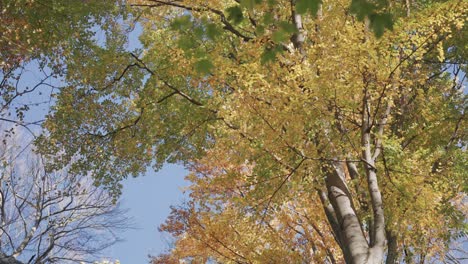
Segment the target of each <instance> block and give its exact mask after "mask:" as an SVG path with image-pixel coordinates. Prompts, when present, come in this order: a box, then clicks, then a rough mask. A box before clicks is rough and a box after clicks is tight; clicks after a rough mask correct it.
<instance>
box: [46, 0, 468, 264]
mask: <svg viewBox="0 0 468 264" xmlns="http://www.w3.org/2000/svg"><path fill="white" fill-rule="evenodd" d="M291 3H293V5H291ZM317 3H318V4H317ZM132 5H133V7H134V8H135V12H137V13H138V14H139V15H140V16H141V18H142V25H143V27H144V29H143V34H142V36H141V42H142V44H143V46H144V51H143V52H142V53H138V54H128V55H125V54H123V53H122V52H118V54H119V56H113V54H115V50H112V49H110V50H104V49H103V50H98V51H96V50H94V51H92V52H88V53H86V55H87V60H82V61H81V65H83V66H80V64H78V63H75V64H73V67H72V68H71V69H73V70H70V71H69V72H70V75H69V76H68V79H69V80H70V81H71V82H73V84H74V85H71V86H70V87H69V88H68V89H64V90H63V91H62V92H61V94H60V96H59V98H58V103H57V105H56V107H55V108H54V111H53V113H52V114H51V115H50V117H49V119H48V121H47V123H46V128H47V129H48V131H49V132H50V136H49V137H43V138H41V140H40V141H39V146H40V148H41V149H42V150H43V151H45V152H49V153H60V155H61V156H60V157H61V160H59V162H58V165H60V163H64V164H66V163H68V162H69V161H70V160H74V161H75V167H74V169H75V170H76V171H77V172H86V171H93V172H95V173H96V174H95V175H96V177H97V183H100V184H104V185H107V186H109V187H110V188H111V189H112V190H114V193H115V194H119V182H120V180H121V179H122V178H123V177H126V176H127V175H138V174H139V173H141V172H143V171H144V170H145V169H146V167H147V166H148V165H153V166H154V167H155V168H159V167H160V166H162V165H163V164H164V162H182V163H184V164H186V165H187V166H188V167H189V168H190V169H191V171H192V174H191V175H190V176H189V180H190V181H192V182H193V185H192V186H191V197H192V199H191V201H190V202H189V203H188V204H187V205H186V206H185V207H183V208H180V209H179V208H178V209H174V211H173V213H172V215H171V216H170V218H169V219H168V222H167V223H166V224H165V225H163V226H162V228H161V229H162V230H163V231H168V232H170V233H171V234H173V235H174V237H175V238H176V243H175V248H174V250H173V251H171V252H169V253H168V254H165V255H162V256H160V257H157V258H155V263H172V262H174V263H177V262H178V261H179V260H181V259H186V260H194V261H205V262H207V261H218V262H222V263H255V262H258V263H264V262H278V263H281V262H286V263H290V262H293V263H294V262H310V261H316V262H331V263H334V262H342V261H343V260H346V261H350V259H351V257H350V255H352V249H350V247H352V244H353V243H354V242H353V243H351V242H349V241H350V240H346V239H352V238H347V237H346V228H348V227H349V226H347V225H345V224H344V220H348V219H350V218H353V219H357V220H358V222H357V223H358V225H357V229H358V231H357V232H355V233H353V235H355V237H362V238H363V241H364V244H365V245H364V246H363V248H364V249H365V250H366V254H368V256H370V253H369V252H370V250H369V249H370V248H372V249H378V247H380V249H379V250H382V251H383V250H384V248H385V250H386V252H387V253H386V254H385V255H386V256H387V261H389V262H392V261H398V260H403V259H405V260H406V261H409V260H410V259H419V258H422V257H424V258H428V259H429V258H430V259H437V258H444V254H445V253H446V252H447V251H448V250H449V246H450V243H451V242H452V241H453V239H454V238H455V237H457V235H458V234H460V232H463V229H464V228H465V227H464V224H463V221H464V220H463V219H464V215H463V213H464V212H465V211H464V210H466V209H464V205H463V203H462V202H461V201H463V199H464V198H463V197H465V195H466V185H467V184H466V178H467V177H466V171H465V170H464V168H465V167H466V165H467V163H466V162H467V161H466V147H465V145H466V141H467V131H466V118H465V113H466V95H465V94H464V93H463V91H462V88H461V87H462V86H461V84H460V83H459V82H458V81H457V80H456V78H454V76H453V75H450V74H448V73H447V70H454V69H455V70H456V69H464V68H465V67H466V57H465V56H464V54H466V45H464V43H466V39H465V37H464V36H465V35H464V34H458V33H464V32H466V28H467V25H466V22H465V21H466V18H467V13H466V9H467V4H466V1H455V0H453V1H444V2H442V3H431V4H427V5H421V6H418V8H415V10H413V11H414V12H413V14H412V15H411V16H409V17H406V16H404V15H398V13H397V14H396V15H395V16H396V18H398V20H395V22H394V23H390V16H389V15H388V14H387V13H386V12H390V11H392V10H399V9H401V8H402V7H401V4H399V3H394V2H391V3H389V4H388V6H389V7H388V9H387V7H386V6H387V3H385V2H381V1H378V2H364V1H352V2H350V1H344V0H343V1H323V2H318V1H317V2H314V1H307V2H305V1H292V2H291V1H221V0H219V1H210V2H209V3H207V2H206V1H201V0H200V1H198V0H193V1H176V2H174V1H157V0H138V1H132ZM363 6H364V7H365V8H364V7H363ZM347 7H350V8H347ZM308 12H313V15H305V14H306V13H308ZM297 15H299V16H297ZM299 18H300V19H299ZM390 26H392V27H393V28H394V29H393V32H388V33H387V34H384V35H383V36H381V33H383V32H384V29H385V28H389V27H390ZM375 35H378V36H380V38H376V37H375ZM450 65H461V67H459V66H454V67H452V66H450ZM460 71H461V70H458V72H457V71H454V73H453V74H454V75H458V76H462V74H460ZM102 76H106V77H105V78H103V77H102ZM371 150H372V153H371ZM338 176H339V177H338ZM373 176H375V177H373ZM337 190H339V191H342V194H343V195H341V196H340V197H337V196H334V195H335V194H336V193H337ZM334 191H335V192H334ZM379 196H380V197H382V198H381V200H380V201H379V199H378V198H379ZM342 197H347V198H348V199H349V200H348V201H349V202H348V205H347V207H346V208H345V209H346V210H347V211H343V212H347V213H348V214H345V213H343V212H342V211H338V210H339V209H340V210H341V209H342V208H344V206H343V207H340V206H342V204H340V203H339V202H338V200H339V199H342ZM376 197H377V198H376ZM328 200H330V202H329V201H328ZM382 200H383V208H382ZM383 215H385V221H383V219H384V217H383ZM347 216H350V217H348V218H346V217H347ZM336 219H340V220H343V222H341V221H340V222H338V221H335V220H336ZM379 219H380V220H382V221H383V222H382V221H381V222H379V221H378V220H379ZM337 223H338V224H337ZM441 223H442V224H441ZM375 225H378V228H376V227H375ZM376 230H377V231H379V232H381V233H385V234H386V238H384V240H385V239H386V240H387V246H385V241H383V242H382V241H380V242H381V243H380V244H378V243H376V242H375V241H376V240H378V239H376V232H377V231H376ZM226 234H228V235H226ZM385 234H384V236H385ZM228 238H229V239H228ZM348 242H349V243H348ZM292 249H294V250H292ZM383 255H384V254H381V256H380V259H378V260H377V261H376V263H377V262H378V263H380V262H381V261H382V258H383ZM377 258H379V257H377Z"/></svg>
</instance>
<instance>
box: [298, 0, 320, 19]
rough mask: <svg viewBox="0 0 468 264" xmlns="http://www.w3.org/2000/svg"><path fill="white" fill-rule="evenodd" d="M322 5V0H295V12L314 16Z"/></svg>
mask: <svg viewBox="0 0 468 264" xmlns="http://www.w3.org/2000/svg"><path fill="white" fill-rule="evenodd" d="M321 4H322V0H297V1H296V12H297V13H298V14H305V13H307V12H310V13H311V14H312V15H313V16H315V15H316V14H317V12H318V10H319V8H320V5H321Z"/></svg>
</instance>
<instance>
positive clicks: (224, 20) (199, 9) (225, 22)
mask: <svg viewBox="0 0 468 264" xmlns="http://www.w3.org/2000/svg"><path fill="white" fill-rule="evenodd" d="M149 1H151V2H154V3H157V5H153V6H151V5H148V7H156V6H161V5H167V6H173V7H178V8H182V9H185V10H187V11H195V12H202V11H210V12H211V13H213V14H216V15H217V16H218V17H219V18H220V20H221V23H223V25H224V29H226V30H227V31H229V32H231V33H233V34H234V35H236V36H238V37H240V38H242V39H243V40H244V41H245V42H247V41H250V40H252V39H253V38H251V37H248V36H246V35H244V34H242V33H240V32H239V31H238V30H237V29H236V28H234V26H233V25H232V24H231V23H229V21H228V20H227V18H226V15H224V13H223V12H222V11H220V10H217V9H214V8H211V7H208V6H205V7H193V6H186V5H182V4H178V3H175V2H167V1H159V0H149Z"/></svg>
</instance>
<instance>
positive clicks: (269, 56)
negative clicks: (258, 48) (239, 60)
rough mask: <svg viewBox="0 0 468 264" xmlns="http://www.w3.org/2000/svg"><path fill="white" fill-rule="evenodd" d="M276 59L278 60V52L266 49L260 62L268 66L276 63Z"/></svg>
mask: <svg viewBox="0 0 468 264" xmlns="http://www.w3.org/2000/svg"><path fill="white" fill-rule="evenodd" d="M275 59H276V52H275V51H274V50H272V49H265V50H264V51H263V53H262V56H261V58H260V62H261V63H262V64H267V63H269V62H272V61H274V60H275Z"/></svg>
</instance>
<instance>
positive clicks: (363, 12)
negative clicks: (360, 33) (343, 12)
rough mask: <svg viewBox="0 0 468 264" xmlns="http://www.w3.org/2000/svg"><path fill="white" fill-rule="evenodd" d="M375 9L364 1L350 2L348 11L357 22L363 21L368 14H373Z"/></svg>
mask: <svg viewBox="0 0 468 264" xmlns="http://www.w3.org/2000/svg"><path fill="white" fill-rule="evenodd" d="M376 9H377V7H376V6H375V5H374V4H373V3H370V2H367V1H366V0H353V1H352V2H351V6H350V11H351V13H352V14H355V15H356V17H357V19H358V20H359V21H362V20H364V18H366V17H368V16H369V15H370V14H373V13H375V10H376Z"/></svg>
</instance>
